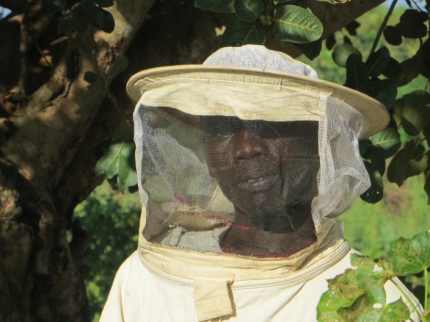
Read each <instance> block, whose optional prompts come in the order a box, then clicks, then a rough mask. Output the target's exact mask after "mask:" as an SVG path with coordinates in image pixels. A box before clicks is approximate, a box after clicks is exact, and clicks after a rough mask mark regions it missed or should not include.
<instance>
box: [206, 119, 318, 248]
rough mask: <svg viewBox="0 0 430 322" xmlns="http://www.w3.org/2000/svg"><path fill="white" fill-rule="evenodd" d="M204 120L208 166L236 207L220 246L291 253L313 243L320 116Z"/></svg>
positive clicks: (314, 238) (314, 237) (314, 239)
mask: <svg viewBox="0 0 430 322" xmlns="http://www.w3.org/2000/svg"><path fill="white" fill-rule="evenodd" d="M202 121H203V126H204V130H205V152H206V158H207V162H208V166H209V172H210V174H211V175H212V176H213V177H214V178H215V179H216V180H217V182H218V184H219V186H220V188H221V190H222V191H223V193H224V194H225V196H226V197H227V198H228V199H229V200H230V201H231V202H232V203H233V204H234V209H235V224H234V226H233V228H232V229H230V230H229V231H228V233H227V235H226V236H225V238H224V240H223V241H222V242H221V244H222V245H221V246H223V247H225V248H226V249H235V250H238V251H240V252H242V253H245V254H246V253H250V254H253V253H273V254H284V255H289V254H292V253H294V252H296V251H298V250H300V249H302V248H305V247H307V246H309V245H310V244H312V243H314V242H315V241H316V236H315V232H314V230H315V228H314V223H313V220H312V216H311V202H312V199H313V198H314V197H315V196H316V195H317V184H316V176H317V172H318V168H319V157H318V145H317V133H318V129H317V122H311V121H307V122H303V121H302V122H266V121H241V120H240V119H238V118H235V117H221V116H213V117H202ZM235 227H239V228H241V229H234V228H235Z"/></svg>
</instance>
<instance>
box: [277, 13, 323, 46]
mask: <svg viewBox="0 0 430 322" xmlns="http://www.w3.org/2000/svg"><path fill="white" fill-rule="evenodd" d="M274 21H275V25H274V28H275V35H276V37H277V38H278V39H280V40H284V41H291V42H293V43H298V44H303V43H308V42H312V41H315V40H317V39H319V38H320V37H321V36H322V32H323V26H322V23H321V22H320V21H319V19H318V18H317V17H315V16H314V15H313V14H312V12H311V11H310V10H307V9H303V8H300V7H298V6H293V5H286V6H282V7H281V8H280V9H279V10H278V12H277V14H276V19H274Z"/></svg>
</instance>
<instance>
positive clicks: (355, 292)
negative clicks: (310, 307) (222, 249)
mask: <svg viewBox="0 0 430 322" xmlns="http://www.w3.org/2000/svg"><path fill="white" fill-rule="evenodd" d="M351 264H352V265H353V266H354V267H355V269H347V270H345V272H344V273H343V274H341V275H338V276H336V277H335V278H334V279H331V280H328V291H327V292H325V293H324V294H323V295H322V296H321V300H320V302H319V304H318V306H317V320H318V321H319V322H333V321H342V322H352V321H378V322H398V321H402V320H405V319H407V318H408V317H409V315H410V313H409V310H408V308H407V307H406V305H405V304H404V303H403V302H402V301H401V300H400V301H396V302H394V303H389V304H386V293H385V290H384V284H385V282H386V281H387V280H388V279H389V278H390V277H391V276H392V273H391V272H390V271H387V270H386V269H384V267H385V265H383V264H382V265H380V267H381V269H380V270H375V263H374V262H373V261H372V260H371V259H369V258H366V257H363V256H359V255H356V254H352V255H351Z"/></svg>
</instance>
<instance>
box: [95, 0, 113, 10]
mask: <svg viewBox="0 0 430 322" xmlns="http://www.w3.org/2000/svg"><path fill="white" fill-rule="evenodd" d="M94 2H95V3H96V4H97V5H99V6H100V7H103V8H107V7H111V6H113V1H112V0H94Z"/></svg>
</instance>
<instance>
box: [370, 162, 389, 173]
mask: <svg viewBox="0 0 430 322" xmlns="http://www.w3.org/2000/svg"><path fill="white" fill-rule="evenodd" d="M370 163H371V164H372V165H373V167H374V168H375V169H376V170H378V172H379V174H380V175H381V176H383V175H384V173H385V160H384V159H370Z"/></svg>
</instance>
